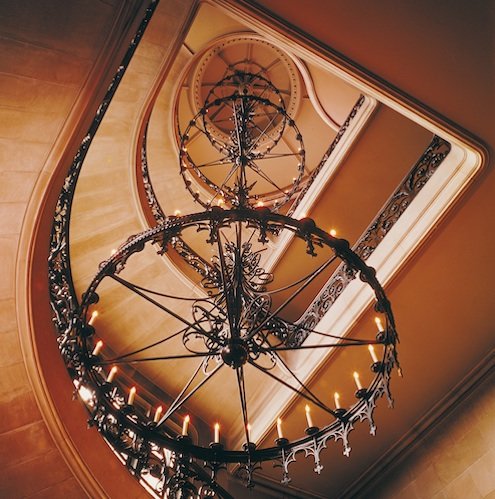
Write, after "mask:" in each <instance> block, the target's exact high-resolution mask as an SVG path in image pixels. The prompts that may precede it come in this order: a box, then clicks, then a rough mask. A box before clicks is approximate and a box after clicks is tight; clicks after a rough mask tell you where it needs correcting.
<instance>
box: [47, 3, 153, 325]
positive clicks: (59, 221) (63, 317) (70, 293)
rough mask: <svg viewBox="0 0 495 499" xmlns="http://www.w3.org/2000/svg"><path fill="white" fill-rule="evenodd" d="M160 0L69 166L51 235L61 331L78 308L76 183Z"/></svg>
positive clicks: (141, 27)
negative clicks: (73, 251) (73, 253)
mask: <svg viewBox="0 0 495 499" xmlns="http://www.w3.org/2000/svg"><path fill="white" fill-rule="evenodd" d="M158 2H159V0H150V5H149V7H148V8H147V9H146V12H145V15H144V18H143V20H142V21H141V24H140V25H139V27H138V29H137V31H136V34H135V35H134V37H133V39H132V40H131V43H130V44H129V47H128V49H127V51H126V53H125V55H124V57H123V59H122V62H121V63H120V65H119V67H118V69H117V72H116V73H115V76H114V77H113V79H112V81H111V83H110V85H109V86H108V90H107V92H106V94H105V96H104V97H103V100H102V102H101V104H100V105H99V107H98V109H97V111H96V114H95V117H94V119H93V122H92V123H91V125H90V127H89V130H88V132H87V133H86V135H85V137H84V138H83V140H82V142H81V145H80V146H79V149H78V151H77V153H76V155H75V157H74V159H73V161H72V164H71V165H70V167H69V171H68V173H67V176H66V177H65V181H64V184H63V186H62V189H61V191H60V195H59V197H58V200H57V204H56V206H55V213H54V216H53V225H52V231H51V234H50V254H49V257H48V273H49V279H50V282H49V285H50V297H51V305H52V309H53V312H54V314H55V317H54V323H55V326H56V328H57V330H58V331H59V332H61V331H66V330H67V329H68V328H70V326H71V317H72V316H73V314H74V313H75V312H76V311H77V310H78V308H79V302H78V298H77V296H76V293H75V290H74V285H73V282H72V271H71V266H70V250H69V225H70V215H71V210H72V201H73V199H74V193H75V190H76V184H77V180H78V178H79V174H80V172H81V168H82V165H83V162H84V159H85V158H86V155H87V153H88V150H89V146H90V145H91V143H92V141H93V139H94V137H95V135H96V132H97V131H98V128H99V126H100V124H101V122H102V120H103V117H104V116H105V113H106V111H107V109H108V106H109V105H110V102H111V101H112V99H113V96H114V94H115V92H116V91H117V88H118V86H119V84H120V82H121V80H122V78H123V76H124V74H125V72H126V70H127V67H128V66H129V63H130V62H131V59H132V56H133V55H134V52H135V51H136V48H137V46H138V44H139V42H140V40H141V38H142V37H143V35H144V32H145V30H146V27H147V26H148V24H149V22H150V19H151V17H152V15H153V13H154V11H155V9H156V6H157V5H158Z"/></svg>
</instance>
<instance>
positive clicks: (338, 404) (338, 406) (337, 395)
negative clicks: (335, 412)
mask: <svg viewBox="0 0 495 499" xmlns="http://www.w3.org/2000/svg"><path fill="white" fill-rule="evenodd" d="M333 400H334V401H335V408H336V409H340V395H339V394H338V393H337V392H335V393H334V394H333Z"/></svg>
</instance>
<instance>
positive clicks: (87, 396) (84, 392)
mask: <svg viewBox="0 0 495 499" xmlns="http://www.w3.org/2000/svg"><path fill="white" fill-rule="evenodd" d="M78 392H79V396H80V397H81V399H82V401H83V402H85V403H86V404H87V403H88V402H90V401H91V400H92V399H93V392H92V391H91V390H90V389H89V388H86V387H85V386H82V385H81V386H80V387H79V390H78Z"/></svg>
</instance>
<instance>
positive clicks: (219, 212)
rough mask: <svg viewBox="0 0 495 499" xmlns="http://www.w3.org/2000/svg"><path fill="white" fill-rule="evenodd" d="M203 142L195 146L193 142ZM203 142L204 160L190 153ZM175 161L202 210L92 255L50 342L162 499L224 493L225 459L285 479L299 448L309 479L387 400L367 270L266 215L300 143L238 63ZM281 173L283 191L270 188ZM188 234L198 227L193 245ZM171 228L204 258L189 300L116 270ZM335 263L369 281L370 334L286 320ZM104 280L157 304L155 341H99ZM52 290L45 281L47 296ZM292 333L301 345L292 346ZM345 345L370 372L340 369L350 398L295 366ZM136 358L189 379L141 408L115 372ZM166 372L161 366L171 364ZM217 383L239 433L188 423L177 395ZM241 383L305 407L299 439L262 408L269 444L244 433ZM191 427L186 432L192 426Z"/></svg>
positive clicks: (278, 202) (382, 308)
mask: <svg viewBox="0 0 495 499" xmlns="http://www.w3.org/2000/svg"><path fill="white" fill-rule="evenodd" d="M200 142H202V145H201V148H198V149H197V150H195V144H198V143H200ZM200 151H202V152H203V153H204V154H206V155H207V156H208V157H206V158H203V159H202V157H201V156H200V154H199V153H200ZM205 151H207V152H206V153H205ZM179 155H180V173H181V175H182V176H183V178H184V181H185V184H186V187H187V189H188V190H189V191H190V192H191V194H192V195H193V197H194V199H196V200H197V201H198V202H199V203H200V204H201V205H202V206H204V208H206V211H203V212H200V213H195V214H189V215H184V216H171V217H169V218H168V220H167V221H166V222H165V223H163V224H161V225H158V226H156V227H153V228H151V229H148V230H146V231H144V232H142V233H140V234H138V235H135V236H132V237H130V238H129V239H128V240H127V241H126V242H124V243H123V244H122V245H121V246H120V247H119V248H118V250H117V251H116V252H115V254H113V255H112V256H111V257H110V258H109V259H108V260H105V261H104V262H102V263H101V264H100V267H99V270H98V272H97V274H96V276H95V277H94V279H93V281H92V282H91V284H90V286H89V288H88V289H87V291H86V292H85V293H84V295H83V299H82V302H81V304H80V306H79V307H77V309H76V310H74V309H72V311H70V313H71V314H72V315H71V316H70V318H69V320H66V321H65V324H67V327H66V328H65V329H64V330H63V331H60V337H59V344H60V350H61V353H62V356H63V358H64V360H65V362H66V364H67V366H68V369H69V372H70V374H71V376H72V378H73V381H74V385H75V387H76V390H77V392H78V394H79V395H80V397H81V398H82V399H83V401H84V403H85V405H86V407H87V408H88V410H89V412H90V424H91V425H93V426H95V427H96V428H97V429H98V430H99V431H100V432H101V434H102V435H103V436H104V437H105V439H106V440H107V441H108V442H109V443H110V444H111V445H112V446H113V448H114V449H115V451H116V452H117V453H118V454H119V455H120V456H122V457H123V459H125V463H126V466H127V467H128V469H129V470H130V471H131V472H132V473H133V474H134V475H136V476H138V477H139V478H141V479H143V480H145V481H146V482H147V483H148V486H149V487H151V488H152V489H153V490H154V492H155V493H156V494H157V495H158V496H160V497H164V496H166V497H173V498H175V497H177V498H178V497H191V498H193V497H194V498H199V497H213V496H215V497H230V496H229V494H228V493H227V492H226V491H225V490H224V489H223V488H222V487H221V486H220V485H219V484H218V482H217V477H218V473H219V472H220V470H222V469H224V468H225V466H226V465H227V464H229V463H236V464H237V465H238V468H237V473H238V475H239V476H241V477H242V478H244V480H245V482H246V485H248V486H252V485H253V483H254V480H253V475H254V474H255V471H256V470H257V469H258V468H259V465H260V463H262V462H265V461H272V462H274V463H275V465H276V466H278V467H279V468H280V469H281V482H282V483H284V484H286V485H287V484H289V482H290V475H289V464H290V463H292V462H293V461H295V460H296V457H297V455H299V454H300V453H302V452H304V454H305V456H307V457H309V456H311V457H312V458H313V460H314V471H315V472H316V473H320V472H321V470H322V468H323V466H322V464H321V460H320V453H321V451H322V450H323V449H324V448H325V447H326V445H327V442H328V441H329V440H331V439H334V440H335V441H338V440H340V441H341V442H342V444H343V453H344V454H345V455H346V456H349V453H350V450H351V448H350V444H349V433H350V432H351V431H352V429H353V428H354V425H355V424H356V423H358V422H361V421H368V423H369V426H370V433H372V434H374V433H375V430H376V426H375V422H374V419H373V412H374V409H375V406H376V404H377V402H378V400H379V399H380V398H381V397H383V396H386V397H387V398H388V400H389V403H390V404H392V397H391V394H390V390H389V384H390V377H391V373H392V370H393V368H394V367H398V362H397V353H396V344H397V332H396V328H395V322H394V317H393V314H392V310H391V306H390V303H389V301H388V299H387V297H386V295H385V292H384V290H383V288H382V287H381V285H380V283H379V282H378V280H377V278H376V276H375V271H374V269H373V268H371V267H369V266H368V265H366V263H365V262H364V261H363V260H362V259H361V258H360V257H359V256H358V255H357V254H356V253H355V252H354V251H353V250H352V249H351V248H350V246H349V243H348V242H347V241H345V240H343V239H340V238H337V237H335V236H334V235H332V234H329V233H327V232H325V231H323V230H322V229H320V228H318V227H317V225H316V224H315V222H314V221H313V220H312V219H310V218H303V219H301V220H296V219H293V218H291V217H288V216H285V215H283V214H280V213H277V210H279V209H280V208H282V207H283V205H284V204H285V203H286V202H287V201H288V200H289V199H290V198H291V196H292V195H293V194H294V192H295V190H296V189H297V186H298V184H299V182H300V180H301V177H302V173H303V170H304V157H305V151H304V145H303V141H302V137H301V134H300V132H299V130H298V128H297V125H296V124H295V121H294V119H293V118H292V117H291V115H290V114H289V113H288V112H287V110H286V106H285V103H284V99H283V98H281V97H280V90H279V89H278V88H277V87H276V86H275V85H274V84H273V82H272V81H270V80H269V79H268V78H267V77H266V76H264V75H263V74H259V73H256V72H249V71H244V70H239V69H238V68H234V70H233V71H232V72H231V73H229V74H227V75H223V76H222V78H221V79H220V80H219V81H218V82H217V83H216V85H214V86H213V87H212V88H211V89H210V90H209V91H208V93H207V94H206V98H205V101H204V103H203V105H202V107H201V108H200V109H199V111H198V112H197V114H196V116H194V118H193V119H191V121H190V122H189V124H188V126H187V128H186V129H185V130H184V131H183V132H181V144H180V153H179ZM280 165H283V166H284V168H282V169H281V168H280ZM279 170H281V171H279ZM287 170H289V171H287ZM193 175H194V176H195V177H196V178H197V179H199V180H200V181H201V182H203V183H204V184H205V186H206V188H207V190H208V192H209V194H210V196H209V197H208V198H205V199H203V198H200V195H199V194H197V193H196V192H195V191H194V190H193V189H192V187H191V185H192V182H191V179H190V178H189V176H193ZM274 178H275V179H276V180H274ZM287 178H290V182H289V184H288V185H287V184H284V183H283V181H284V179H287ZM283 231H289V232H291V233H292V234H293V235H294V242H293V248H294V250H295V251H297V252H298V255H297V259H296V261H297V266H298V269H293V270H292V271H291V272H289V273H284V274H283V275H281V273H280V272H277V269H275V270H273V269H266V268H264V264H263V255H264V251H265V249H266V248H267V246H268V244H269V243H270V244H276V242H277V238H278V237H279V235H280V234H281V233H282V232H283ZM198 234H199V235H203V238H202V239H201V241H200V242H198ZM193 236H194V237H193ZM179 238H180V239H182V240H184V241H186V242H191V241H192V242H193V243H194V244H195V246H194V247H193V248H192V249H193V250H194V252H195V254H197V255H200V256H201V258H202V261H204V262H206V263H205V268H204V269H203V272H202V273H201V276H202V278H201V281H200V282H198V283H197V290H198V291H199V294H198V293H196V295H195V296H179V295H176V294H170V293H168V294H167V293H163V292H161V291H160V290H156V289H149V288H148V287H146V286H145V285H141V284H137V283H136V282H132V280H131V279H130V278H128V277H127V274H126V271H127V270H128V269H129V268H130V267H131V266H132V267H135V266H136V265H139V263H140V257H139V255H140V254H142V253H143V251H144V250H145V249H146V250H147V251H146V255H148V256H147V257H149V254H150V251H149V250H153V248H155V250H157V252H158V253H159V254H163V253H166V252H167V251H169V250H170V249H173V248H174V245H175V244H176V241H177V240H178V239H179ZM193 243H191V245H192V244H193ZM131 257H132V259H131ZM191 258H192V257H191ZM186 261H187V259H186ZM195 262H197V260H195ZM131 263H132V265H131ZM339 264H343V265H344V268H345V272H346V275H347V276H348V278H349V279H360V280H361V281H362V282H363V286H368V287H369V288H370V289H371V292H372V295H373V298H374V302H375V303H374V306H375V310H376V313H377V317H376V326H377V328H378V333H377V334H376V335H375V336H374V335H370V337H368V338H356V337H354V336H352V335H348V336H341V335H336V334H332V331H326V330H323V331H322V330H320V329H319V328H318V325H316V326H314V327H312V328H309V327H308V326H306V325H304V324H303V323H302V322H301V321H299V317H297V313H295V311H294V309H295V304H296V303H300V302H301V303H303V304H304V302H305V301H307V300H308V297H309V299H310V298H311V297H312V296H314V294H315V289H316V287H319V288H321V285H322V282H323V281H322V280H325V281H326V280H328V279H329V278H330V277H331V275H332V273H333V272H334V271H335V269H336V268H337V266H338V265H339ZM191 265H193V262H191ZM287 274H289V275H287ZM108 281H114V282H116V283H117V284H119V285H122V286H123V287H125V288H126V289H127V290H129V291H130V292H132V293H134V294H135V295H136V296H138V297H139V299H142V300H144V301H146V302H147V303H148V304H150V305H152V306H153V307H156V308H157V309H158V310H159V311H160V313H162V314H163V318H164V322H163V323H164V324H166V325H167V329H166V330H164V333H163V337H162V338H161V339H160V340H159V341H153V342H152V343H145V342H143V344H141V345H138V346H137V347H136V348H133V349H132V350H128V351H121V352H111V345H108V346H106V345H104V344H103V342H102V340H101V339H98V322H97V319H95V311H96V308H97V304H98V302H99V299H100V295H101V294H102V293H105V287H104V286H103V285H102V284H103V283H106V282H108ZM63 285H65V284H64V283H60V284H59V283H58V282H57V277H53V278H52V296H55V297H56V296H57V293H58V292H57V286H59V287H60V289H62V287H63ZM107 289H108V288H107ZM55 308H56V307H55V306H54V309H55ZM67 309H71V307H70V306H68V307H67ZM184 311H186V312H184ZM301 330H304V334H305V335H306V336H308V339H309V340H311V341H307V342H304V343H302V344H299V343H298V342H295V341H293V339H294V338H295V337H300V336H301ZM313 340H314V341H313ZM348 347H353V348H354V349H356V348H358V349H360V350H362V351H363V355H362V363H363V366H366V368H367V369H369V370H370V371H371V373H372V375H373V380H372V381H371V382H369V383H365V382H364V379H367V378H368V376H367V375H366V374H364V372H363V371H361V377H360V373H359V372H358V371H355V372H354V373H353V374H351V376H352V377H353V383H354V384H355V385H356V391H355V402H354V403H353V404H352V405H350V404H348V403H347V404H344V403H343V402H342V401H341V398H340V395H339V393H334V394H333V395H332V396H330V397H322V396H321V395H318V394H316V393H315V392H314V391H313V390H312V388H311V386H310V385H309V383H308V380H306V379H302V378H300V377H299V376H298V374H297V369H296V366H295V363H294V359H295V360H297V359H300V357H299V355H300V354H302V353H304V352H307V351H312V350H316V349H318V350H321V349H325V350H327V351H328V352H330V351H333V350H334V349H339V348H348ZM149 362H161V363H162V364H163V369H164V370H166V369H167V366H168V365H171V364H170V363H171V362H174V365H177V364H176V363H177V362H183V363H184V364H183V365H184V368H183V369H184V370H187V369H189V370H190V377H189V379H188V381H187V382H185V383H184V385H183V387H182V388H181V389H180V390H179V391H178V393H174V394H170V395H171V396H172V401H171V402H170V403H168V404H167V407H164V405H163V404H161V405H159V404H158V403H156V404H155V405H153V404H154V403H155V402H156V397H154V396H153V394H146V393H145V389H144V388H142V387H141V386H134V385H133V384H132V380H131V382H129V378H128V376H129V373H127V375H126V376H122V375H121V373H120V370H121V371H123V372H126V368H128V367H131V366H132V367H133V368H135V367H136V366H139V365H143V364H144V363H149ZM191 366H193V367H191ZM219 373H221V374H219ZM348 374H349V373H345V376H347V375H348ZM170 376H174V372H173V371H172V370H171V372H170ZM228 379H230V382H231V383H232V384H233V385H234V386H235V387H236V393H235V394H232V396H235V397H236V398H237V399H238V411H239V417H238V421H239V425H240V427H239V428H225V427H224V426H220V424H221V421H217V422H214V423H215V424H214V425H213V424H212V428H211V432H210V431H207V432H206V433H205V432H204V431H200V430H204V428H202V427H201V425H200V424H199V423H198V425H196V426H195V415H194V413H193V411H192V410H191V408H190V406H189V403H190V401H191V400H192V399H194V398H195V397H198V395H199V396H200V395H201V393H202V391H203V392H204V391H205V390H208V389H210V392H209V393H212V391H211V390H213V393H214V392H215V391H221V390H224V389H225V386H226V385H225V383H226V382H227V381H226V380H228ZM253 379H254V380H258V381H257V382H258V383H261V384H262V385H264V386H266V387H267V389H273V390H277V389H279V388H280V389H284V390H288V391H290V392H291V393H292V396H293V402H292V403H293V404H294V405H295V404H296V403H297V402H298V401H300V400H303V401H304V402H305V403H306V406H305V413H304V417H305V420H306V423H307V424H306V425H305V427H301V434H300V436H299V437H297V438H287V436H286V435H285V433H284V426H283V425H284V423H283V421H282V420H281V418H280V414H279V413H278V412H275V409H274V412H273V415H272V416H273V417H272V421H273V429H274V430H275V429H276V435H277V438H276V440H275V442H274V444H268V445H262V443H260V442H259V441H255V439H253V438H252V434H253V433H252V425H256V419H255V416H253V414H252V412H253V411H251V405H250V403H251V402H252V398H251V397H250V391H251V390H252V387H251V386H250V384H249V383H250V382H252V381H253ZM260 380H262V381H260ZM216 383H217V384H216ZM136 384H137V382H136ZM210 387H213V388H210ZM141 390H142V391H143V393H141ZM329 398H330V401H329V400H328V399H329ZM346 400H348V397H347V398H346ZM150 401H151V402H150ZM268 409H270V408H268ZM286 409H287V408H286ZM278 410H279V409H276V411H278ZM312 410H313V413H312V412H311V411H312ZM316 411H320V412H318V418H321V421H322V423H323V424H321V426H320V425H317V424H315V422H314V421H316V418H315V413H316ZM286 412H289V411H288V410H287V411H286ZM322 415H324V416H322ZM323 417H324V418H325V419H323ZM203 419H204V418H203ZM212 423H213V422H212ZM193 426H195V428H196V430H197V431H198V434H194V435H193V432H192V428H193ZM234 437H235V438H234ZM236 440H238V441H239V443H238V444H237V443H236Z"/></svg>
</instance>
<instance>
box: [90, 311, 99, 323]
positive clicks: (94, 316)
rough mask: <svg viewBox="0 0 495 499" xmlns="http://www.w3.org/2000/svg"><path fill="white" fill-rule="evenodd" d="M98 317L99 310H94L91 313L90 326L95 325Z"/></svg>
mask: <svg viewBox="0 0 495 499" xmlns="http://www.w3.org/2000/svg"><path fill="white" fill-rule="evenodd" d="M97 317H98V310H93V313H92V314H91V317H90V319H89V321H88V324H89V325H90V326H92V325H93V322H94V321H95V319H96V318H97Z"/></svg>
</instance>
